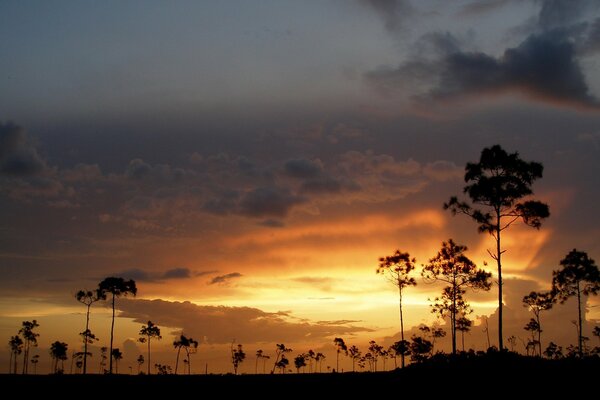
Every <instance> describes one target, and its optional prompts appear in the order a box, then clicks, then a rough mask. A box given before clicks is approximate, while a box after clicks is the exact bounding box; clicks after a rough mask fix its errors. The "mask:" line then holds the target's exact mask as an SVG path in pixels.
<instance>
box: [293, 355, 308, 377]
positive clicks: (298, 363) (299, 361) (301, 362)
mask: <svg viewBox="0 0 600 400" xmlns="http://www.w3.org/2000/svg"><path fill="white" fill-rule="evenodd" d="M306 358H307V355H306V354H304V353H303V354H298V355H297V356H296V357H294V366H295V367H296V373H298V374H299V373H300V368H304V367H306Z"/></svg>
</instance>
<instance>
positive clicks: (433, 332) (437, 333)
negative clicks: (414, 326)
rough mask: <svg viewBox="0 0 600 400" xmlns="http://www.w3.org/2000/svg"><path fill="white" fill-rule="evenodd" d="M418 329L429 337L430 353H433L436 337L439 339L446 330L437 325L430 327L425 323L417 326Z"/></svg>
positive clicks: (444, 334)
mask: <svg viewBox="0 0 600 400" xmlns="http://www.w3.org/2000/svg"><path fill="white" fill-rule="evenodd" d="M419 330H420V331H421V332H423V334H425V335H426V336H427V337H429V338H430V339H431V355H433V350H434V348H435V342H436V340H437V339H441V338H443V337H444V336H446V331H444V329H443V328H440V327H439V326H435V325H434V326H432V327H431V328H430V327H428V326H427V325H422V326H420V327H419Z"/></svg>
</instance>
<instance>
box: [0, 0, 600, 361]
mask: <svg viewBox="0 0 600 400" xmlns="http://www.w3.org/2000/svg"><path fill="white" fill-rule="evenodd" d="M0 38H2V39H1V40H0V65H2V68H1V69H0V340H1V341H2V343H3V344H2V349H3V350H2V351H0V363H1V364H0V365H2V366H4V365H8V356H9V353H8V348H7V346H6V343H7V341H8V339H9V337H10V336H11V335H14V334H16V332H17V331H18V329H19V327H20V324H21V321H23V320H26V319H27V320H31V319H34V318H35V319H37V320H38V321H39V322H40V324H41V327H40V328H39V333H40V334H41V336H40V347H39V348H38V349H37V350H36V351H37V352H39V354H41V356H42V358H43V360H42V361H41V364H40V371H44V372H47V369H48V368H49V365H50V361H49V357H48V352H47V348H48V346H49V343H51V342H53V341H55V340H61V341H65V342H68V343H69V348H70V349H79V347H80V342H79V337H78V336H77V335H78V333H79V332H81V331H83V329H84V327H85V326H84V324H85V316H84V314H83V313H84V311H85V307H84V306H82V305H81V304H79V303H77V302H76V301H75V299H74V294H75V293H76V292H77V291H78V290H79V289H84V288H88V289H93V288H95V287H96V286H97V284H98V282H99V281H100V280H102V279H103V278H104V277H107V276H122V277H125V278H132V279H135V281H136V282H137V284H138V290H139V293H138V296H137V297H136V298H135V299H132V298H128V299H120V300H119V301H118V309H119V310H120V312H121V314H120V318H118V319H117V322H116V323H117V327H116V342H115V343H116V346H117V347H121V348H122V349H124V350H125V353H126V354H125V360H124V364H123V365H124V367H123V369H122V371H123V372H128V370H127V367H126V366H133V365H134V363H133V361H132V360H134V359H135V358H136V357H137V355H138V354H139V352H142V354H145V348H144V347H143V346H142V345H141V344H136V343H135V342H134V341H135V340H136V339H137V332H138V331H139V328H140V326H141V324H142V323H145V322H146V321H148V319H151V320H152V321H153V322H155V323H156V324H158V325H159V326H161V327H162V329H163V332H162V333H163V337H164V339H163V340H162V342H159V343H158V344H157V345H156V352H157V360H158V361H159V362H163V363H168V364H171V365H173V364H174V357H175V352H174V350H173V349H172V346H171V343H172V341H173V338H174V336H173V335H174V334H175V333H178V332H181V330H182V329H183V331H184V333H186V334H188V335H191V336H192V337H194V338H195V339H198V340H199V341H200V349H199V352H198V354H197V355H195V356H194V360H193V361H192V362H194V363H197V364H196V365H197V366H198V367H197V368H198V369H200V366H202V371H204V368H205V364H207V363H208V364H209V367H208V368H209V369H210V371H212V372H227V371H229V370H230V369H231V367H230V365H229V364H228V363H229V353H228V351H229V345H230V343H231V342H232V341H233V340H235V341H236V342H238V343H242V344H243V345H244V349H246V351H247V353H248V357H249V359H248V361H247V362H246V363H244V365H243V367H242V371H243V372H253V371H254V357H253V355H254V352H255V351H256V349H258V348H262V349H264V350H265V353H266V354H271V355H273V354H274V349H275V343H285V344H286V345H288V346H289V347H292V348H293V349H294V352H293V354H297V353H300V352H305V351H307V350H308V349H310V348H312V349H314V350H315V351H322V352H325V353H326V354H327V355H328V362H327V363H328V365H335V362H334V359H335V354H334V348H333V344H332V341H333V338H334V337H336V336H340V337H343V338H345V339H346V342H347V343H349V344H357V345H358V346H359V347H361V348H363V349H364V348H365V344H366V343H367V342H368V341H369V340H371V339H375V340H377V341H378V342H380V343H385V344H387V345H389V344H391V343H392V342H393V341H395V340H398V331H399V329H398V325H399V322H398V316H397V315H398V309H397V293H396V291H395V288H394V287H393V285H391V284H390V283H389V282H386V281H385V280H384V279H383V278H382V277H381V276H378V275H376V273H375V270H376V267H377V264H378V263H377V260H378V258H379V257H381V256H385V255H391V254H392V253H393V252H394V251H395V250H396V249H400V250H402V251H406V252H409V253H410V254H411V255H412V256H415V257H416V258H417V264H418V265H419V266H420V265H421V264H422V263H426V262H427V260H428V259H429V258H431V257H433V256H434V255H435V253H436V252H437V250H438V249H439V247H440V246H441V243H442V241H444V240H448V239H449V238H453V239H454V240H455V241H456V242H458V243H461V244H465V245H467V246H468V247H469V251H468V252H467V255H468V256H470V257H471V258H472V259H473V260H474V261H475V262H476V263H477V264H478V266H480V267H482V268H485V269H488V270H490V271H492V272H495V270H494V261H493V260H492V259H491V258H490V257H489V256H488V254H487V251H486V250H487V249H491V248H493V246H494V243H493V239H492V238H491V237H489V236H486V235H479V234H478V233H477V229H476V225H475V224H474V223H473V222H471V221H469V220H468V219H467V218H466V217H461V216H457V217H453V216H452V215H451V214H450V213H449V212H447V211H444V210H443V208H442V204H443V203H444V202H445V201H447V200H448V198H449V197H450V196H452V195H460V194H461V191H462V187H463V186H464V181H463V176H464V166H465V163H466V162H468V161H477V160H478V158H479V155H480V152H481V150H482V149H483V148H484V147H486V146H491V145H494V144H500V145H502V146H503V147H504V148H505V149H506V150H508V151H511V152H513V151H518V152H519V153H520V155H521V156H522V158H523V159H525V160H528V161H529V160H535V161H539V162H541V163H543V164H544V167H545V169H544V177H543V178H542V179H541V180H539V181H537V182H536V183H535V185H534V190H535V197H536V198H538V199H540V200H542V201H545V202H547V203H548V204H549V206H550V212H551V217H550V218H549V219H548V220H547V221H545V223H544V225H543V227H542V229H541V230H539V231H536V230H535V229H531V228H527V227H523V226H519V225H515V226H514V227H511V229H510V230H509V231H507V235H506V236H505V239H504V245H505V247H506V249H507V253H506V254H505V264H504V274H505V279H506V282H505V292H506V296H505V304H506V306H507V311H506V316H505V318H506V328H505V329H506V332H505V337H508V336H510V335H515V336H517V337H520V338H523V339H525V338H526V336H527V332H525V331H524V330H523V329H522V328H523V326H524V325H525V323H526V322H527V320H528V319H529V318H530V315H529V313H528V311H527V310H526V309H525V308H524V307H523V306H522V303H521V299H522V297H523V296H524V295H525V294H527V293H529V291H531V290H541V289H549V288H550V282H551V276H552V270H555V269H558V263H559V260H560V259H562V258H563V257H564V256H565V255H566V254H567V253H568V252H569V251H570V250H572V249H573V248H577V249H578V250H583V251H586V252H587V253H588V254H589V255H590V256H591V257H592V258H594V259H596V260H598V259H600V240H599V239H600V228H599V227H600V213H599V212H598V203H599V199H600V184H599V183H600V179H599V178H598V173H599V172H600V72H599V71H600V3H599V2H598V1H595V0H482V1H473V0H462V1H461V0H456V1H447V0H424V1H418V2H417V1H412V2H411V1H409V0H328V1H318V0H309V1H295V0H256V1H241V0H239V1H233V0H232V1H218V0H214V1H209V0H207V1H174V2H163V1H143V2H142V1H129V2H122V1H102V2H95V1H52V2H47V1H27V2H22V1H3V2H1V3H0ZM485 263H487V264H488V265H487V266H486V265H485ZM419 269H420V268H419ZM418 272H419V271H417V273H416V274H415V276H418ZM418 281H419V284H418V286H416V287H414V288H413V287H411V288H408V289H407V291H406V294H405V311H404V314H405V318H406V321H405V326H407V331H408V333H407V335H408V336H410V334H411V332H410V330H411V329H414V327H416V326H418V325H419V324H421V323H425V324H431V323H433V322H434V321H435V316H434V315H433V314H431V312H430V307H429V304H430V303H429V302H428V298H432V297H434V296H436V295H437V293H439V292H440V290H441V286H436V285H431V284H426V283H424V282H422V281H421V279H420V278H419V279H418ZM467 299H468V300H469V301H470V302H471V304H472V305H473V307H474V310H475V312H474V313H473V314H472V318H473V319H474V320H476V325H477V326H475V327H474V328H473V331H472V332H471V333H470V334H469V335H467V338H466V341H467V346H469V347H475V348H479V349H483V348H485V347H487V344H486V335H485V333H483V331H482V325H480V324H481V321H482V320H481V317H482V316H491V318H490V320H489V330H490V337H491V339H492V343H491V344H497V343H496V342H495V341H496V337H497V335H496V334H494V330H496V329H497V321H496V319H495V312H496V307H497V300H496V299H497V286H494V287H493V288H492V290H491V291H490V292H488V293H468V294H467ZM599 305H600V301H599V300H598V298H592V299H590V300H589V302H588V310H587V315H586V317H587V319H588V321H589V320H596V322H595V323H597V321H598V320H600V307H599ZM92 310H93V314H92V322H91V324H92V325H91V329H92V331H93V332H94V333H96V335H97V336H98V337H100V339H101V341H100V342H99V344H98V346H101V345H106V344H107V343H108V337H109V327H110V311H109V309H108V308H106V307H104V306H103V305H100V304H95V305H94V307H93V309H92ZM543 318H545V323H546V324H547V325H546V326H545V327H544V326H543V328H544V335H545V338H544V340H545V341H546V343H547V342H548V341H549V340H554V341H556V342H557V343H559V344H561V345H563V346H565V347H566V346H567V345H569V344H574V343H575V342H576V339H577V332H576V330H575V327H574V326H573V325H572V324H571V322H570V321H572V320H574V319H576V305H575V303H571V302H567V303H566V304H565V305H558V306H556V307H555V309H554V310H552V311H550V312H548V313H547V315H546V314H544V315H543ZM438 323H440V324H442V325H443V324H444V322H443V321H438ZM543 323H544V322H543ZM593 323H594V322H593V321H592V324H593ZM592 324H589V323H588V324H587V325H586V327H585V329H586V331H585V332H584V334H587V335H588V336H591V335H590V332H589V330H590V326H593V325H592ZM586 332H587V333H586ZM592 339H593V340H595V339H596V338H592ZM595 344H597V343H595ZM442 346H447V343H445V344H443V345H442ZM518 346H519V350H520V351H523V346H522V345H521V344H520V342H519V343H518ZM92 351H93V352H94V357H93V361H92V363H93V364H92V365H94V367H93V368H94V372H95V371H96V368H97V362H98V361H99V354H98V351H97V348H96V347H94V349H93V350H92ZM136 352H137V353H136ZM344 362H346V361H344ZM343 365H345V368H348V365H349V364H343ZM2 368H4V367H2ZM2 372H4V370H2ZM197 372H200V371H197Z"/></svg>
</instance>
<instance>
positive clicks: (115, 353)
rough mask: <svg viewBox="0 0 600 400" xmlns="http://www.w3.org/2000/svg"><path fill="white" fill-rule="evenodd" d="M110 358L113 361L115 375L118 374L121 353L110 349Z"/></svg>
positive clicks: (117, 349) (121, 357)
mask: <svg viewBox="0 0 600 400" xmlns="http://www.w3.org/2000/svg"><path fill="white" fill-rule="evenodd" d="M110 354H111V355H112V358H113V359H114V360H115V374H118V373H119V361H120V360H122V359H123V352H122V351H121V350H119V348H116V349H112V351H111V352H110Z"/></svg>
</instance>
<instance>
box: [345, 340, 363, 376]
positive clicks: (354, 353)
mask: <svg viewBox="0 0 600 400" xmlns="http://www.w3.org/2000/svg"><path fill="white" fill-rule="evenodd" d="M348 354H349V355H350V358H351V359H352V372H354V371H355V366H354V365H355V363H356V361H357V360H359V359H360V357H361V351H360V350H359V349H358V347H356V346H354V345H353V346H350V348H348Z"/></svg>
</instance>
